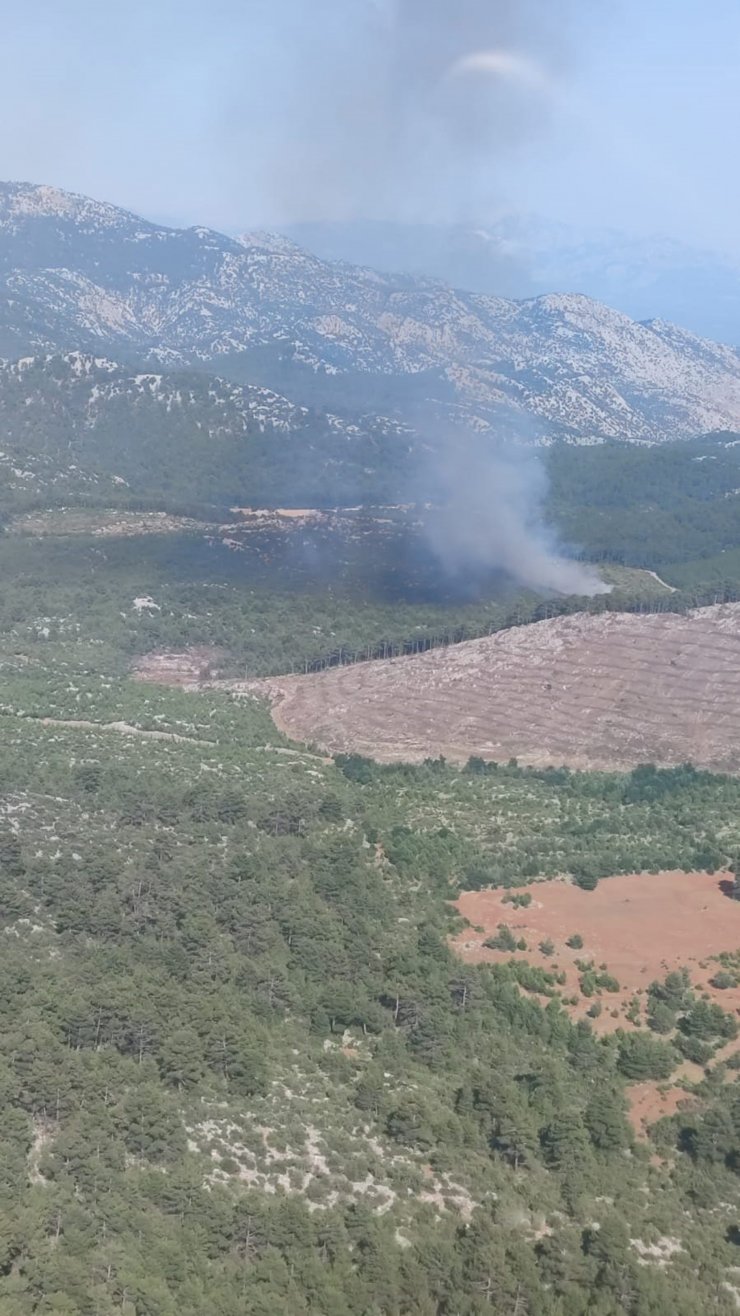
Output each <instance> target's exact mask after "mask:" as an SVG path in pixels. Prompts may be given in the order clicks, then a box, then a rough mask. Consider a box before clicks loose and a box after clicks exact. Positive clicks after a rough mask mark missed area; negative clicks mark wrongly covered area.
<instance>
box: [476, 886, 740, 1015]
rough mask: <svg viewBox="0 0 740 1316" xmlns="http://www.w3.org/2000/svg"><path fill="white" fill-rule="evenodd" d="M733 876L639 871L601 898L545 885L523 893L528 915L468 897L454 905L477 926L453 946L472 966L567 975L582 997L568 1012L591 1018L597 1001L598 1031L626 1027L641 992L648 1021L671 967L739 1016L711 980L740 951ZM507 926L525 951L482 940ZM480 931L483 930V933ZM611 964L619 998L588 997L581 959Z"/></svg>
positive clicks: (568, 991)
mask: <svg viewBox="0 0 740 1316" xmlns="http://www.w3.org/2000/svg"><path fill="white" fill-rule="evenodd" d="M727 881H728V877H727V875H726V874H723V875H717V874H713V875H711V876H710V875H708V874H707V873H655V874H647V873H639V874H635V875H632V876H629V877H612V878H608V879H605V880H604V881H602V882H600V883H599V885H598V887H597V889H596V890H595V891H582V890H581V889H580V888H579V887H576V886H573V885H572V884H571V883H570V882H564V881H555V882H539V883H535V884H534V885H533V886H530V887H527V888H526V890H527V891H528V892H529V893H530V894H531V896H532V903H531V905H530V906H529V908H528V909H517V908H516V907H514V906H513V905H511V904H505V903H504V897H505V896H506V894H507V892H506V891H504V890H496V891H471V892H467V893H466V894H465V895H463V896H461V897H460V899H459V900H458V902H457V908H458V909H459V911H460V913H461V914H462V915H463V917H464V918H466V919H467V920H468V921H469V923H470V924H471V925H472V926H471V927H469V928H466V929H465V930H464V931H463V932H461V933H459V935H458V936H457V937H456V938H455V941H454V948H455V950H456V951H457V953H458V954H459V955H460V956H461V957H462V958H463V959H464V960H466V961H468V963H472V964H480V963H490V964H496V963H498V964H501V963H507V962H508V961H510V960H522V961H524V962H526V963H528V964H534V965H538V966H539V967H540V968H543V969H545V970H546V971H547V972H548V973H558V972H561V971H562V972H563V973H564V974H565V978H566V981H565V985H564V986H562V987H558V988H557V990H558V992H559V993H560V994H561V995H562V996H563V997H564V998H569V997H575V996H577V997H578V1004H577V1005H575V1006H569V1007H568V1009H569V1012H570V1013H571V1015H572V1016H573V1017H574V1018H584V1017H586V1015H587V1013H588V1010H589V1008H590V1007H591V1006H592V1005H593V1004H594V1003H595V1002H597V1001H598V1002H599V1003H600V1004H601V1006H602V1013H601V1015H600V1016H599V1017H598V1018H596V1019H594V1020H593V1025H594V1029H595V1031H596V1032H599V1033H608V1032H613V1031H614V1030H615V1029H617V1028H629V1027H630V1026H631V1025H630V1022H629V1021H628V1020H627V1018H626V1012H627V1009H628V1007H629V1004H630V1002H631V1000H632V998H633V997H634V996H635V995H638V994H639V999H640V1011H641V1020H640V1022H641V1023H644V1017H643V1016H644V1005H645V992H646V990H647V988H648V986H649V985H650V983H651V982H654V981H655V980H656V979H661V980H662V979H663V978H665V976H666V974H667V973H670V972H671V971H673V970H674V969H682V968H686V969H688V971H689V973H690V975H691V980H692V983H693V985H694V987H695V989H696V990H697V991H700V992H703V991H707V992H708V993H709V994H710V996H711V998H712V1000H713V1001H716V1002H717V1004H718V1005H721V1006H722V1008H723V1010H726V1011H729V1012H733V1011H740V988H730V989H729V990H726V991H722V990H720V989H718V988H715V987H713V986H712V985H711V983H710V979H711V978H712V977H713V976H714V974H715V973H716V972H717V971H718V969H719V968H720V967H721V966H720V965H719V964H718V963H717V962H716V959H715V958H714V957H716V956H717V955H719V954H720V953H722V952H723V951H727V952H733V951H736V950H737V949H738V948H739V947H740V902H738V901H735V900H730V899H728V897H727V895H726V894H725V890H724V889H723V886H724V884H726V883H727ZM502 923H505V924H506V925H507V926H508V927H509V928H510V929H511V931H512V933H513V935H514V936H515V937H516V938H517V940H518V939H519V938H523V939H524V940H525V941H526V943H527V950H526V951H515V952H513V953H512V952H509V951H496V950H489V949H487V948H486V946H485V945H484V943H485V942H486V941H487V940H488V939H489V938H490V937H492V936H495V935H496V932H497V929H498V927H499V926H500V924H502ZM477 928H482V929H483V930H482V931H477V930H476V929H477ZM574 933H578V934H580V936H581V937H582V938H583V948H582V949H572V948H571V947H569V946H568V945H566V942H567V941H568V939H569V937H571V936H572V935H573V934H574ZM547 940H550V941H552V942H553V943H554V947H555V952H554V954H553V955H551V956H548V955H544V954H543V953H542V951H541V950H540V949H539V946H540V943H541V942H543V941H547ZM579 960H580V961H593V962H594V964H595V966H596V969H597V970H598V969H599V966H601V965H602V964H605V965H606V966H607V971H608V972H609V974H611V975H612V976H613V977H614V978H616V980H617V982H618V983H619V991H617V992H609V991H599V992H598V993H597V994H596V995H595V996H593V997H586V996H583V994H582V993H581V989H580V977H581V974H580V970H579V969H578V966H577V961H579Z"/></svg>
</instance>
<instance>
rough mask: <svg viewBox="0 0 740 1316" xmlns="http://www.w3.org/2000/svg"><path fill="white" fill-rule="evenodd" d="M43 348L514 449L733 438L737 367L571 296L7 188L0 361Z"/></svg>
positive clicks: (660, 326) (0, 208)
mask: <svg viewBox="0 0 740 1316" xmlns="http://www.w3.org/2000/svg"><path fill="white" fill-rule="evenodd" d="M59 349H63V350H67V349H83V350H85V351H89V352H93V353H96V354H104V355H112V356H114V357H117V358H118V359H132V360H137V361H145V362H151V361H157V362H158V363H165V364H168V365H169V366H170V367H173V366H174V367H184V366H198V367H200V368H204V367H205V368H208V369H210V370H213V371H216V372H217V373H219V374H229V375H231V376H232V377H238V378H239V379H254V378H256V377H260V378H262V379H265V378H266V381H267V382H269V383H274V382H275V381H276V380H277V378H278V377H279V379H280V381H281V382H282V381H285V382H286V386H285V389H284V391H285V392H287V393H289V394H290V395H291V396H293V397H295V398H297V399H298V400H300V401H305V400H310V401H311V402H314V403H316V402H318V403H319V404H321V405H324V406H327V405H330V403H331V400H332V398H334V399H337V398H341V399H344V400H345V401H346V399H347V398H349V397H359V396H363V397H367V396H372V394H373V393H378V392H379V391H382V396H383V399H384V401H383V409H384V410H385V409H387V408H386V398H387V399H389V401H388V406H389V407H392V408H393V409H394V410H396V412H397V413H399V414H401V413H403V414H405V415H406V416H409V415H411V414H412V412H413V413H414V414H415V416H416V418H417V419H418V418H419V417H421V418H423V422H424V424H429V423H430V422H431V423H433V424H445V425H451V424H456V423H459V422H464V423H467V424H470V423H473V424H475V425H477V426H478V427H486V426H494V425H495V427H496V432H497V433H499V434H503V435H505V436H507V435H508V436H513V437H516V438H518V439H526V440H528V441H539V442H544V441H548V440H550V439H553V438H556V437H564V438H567V439H570V440H574V441H580V442H584V441H586V442H588V441H594V440H598V439H603V438H609V437H611V438H621V439H628V440H632V441H638V442H656V441H661V440H664V439H667V438H675V437H683V436H690V435H693V434H696V433H699V432H701V431H708V430H712V429H733V428H737V427H738V426H740V355H739V354H738V353H737V352H736V351H735V350H734V349H732V348H729V347H723V346H719V345H717V344H714V343H710V342H707V341H704V340H702V339H699V338H696V337H695V336H694V335H692V334H690V333H688V332H686V331H683V330H680V329H677V328H675V327H673V326H671V325H667V324H664V323H661V322H652V323H649V324H640V323H636V322H634V321H632V320H630V319H629V318H628V317H627V316H625V315H623V314H620V313H619V312H616V311H611V310H609V309H608V308H606V307H605V306H602V305H600V304H599V303H596V302H594V301H591V300H590V299H589V298H587V297H584V296H579V295H549V296H544V297H539V298H535V299H532V300H528V301H523V302H517V301H512V300H508V299H504V298H496V297H490V296H482V295H477V294H473V293H464V292H459V291H454V290H453V289H451V288H449V287H447V286H445V285H443V284H439V283H435V282H432V281H429V280H424V279H418V278H410V277H404V276H398V275H381V274H378V273H377V272H374V271H372V270H369V269H364V268H361V267H354V266H349V265H344V264H332V263H330V262H325V261H322V260H320V259H318V258H317V257H315V256H312V255H310V254H309V253H308V252H306V251H304V250H302V249H301V248H299V247H297V246H295V245H294V244H293V243H291V242H289V241H288V240H287V239H284V238H279V237H274V236H270V235H264V234H256V235H255V234H252V235H249V236H247V237H244V238H242V239H240V240H236V239H233V238H229V237H225V236H224V235H222V234H219V233H215V232H213V231H211V230H208V229H203V228H192V229H186V230H179V229H171V228H164V227H162V226H158V225H155V224H151V223H148V222H146V221H144V220H141V219H139V218H137V217H136V216H134V215H130V214H128V213H127V212H125V211H122V210H119V209H117V208H115V207H113V206H109V205H105V204H102V203H98V202H95V201H90V200H88V199H86V198H83V197H78V196H74V195H71V194H69V193H65V192H59V191H57V190H55V189H52V188H48V187H36V186H32V185H30V184H5V185H3V186H2V187H1V188H0V353H2V354H3V355H4V356H5V357H8V358H9V357H17V356H20V355H24V354H27V353H34V354H37V353H39V352H42V353H48V352H50V351H55V350H59ZM158 368H160V367H159V366H158ZM380 379H382V380H383V381H384V383H382V384H381V383H380V382H379V380H380ZM289 385H290V386H289Z"/></svg>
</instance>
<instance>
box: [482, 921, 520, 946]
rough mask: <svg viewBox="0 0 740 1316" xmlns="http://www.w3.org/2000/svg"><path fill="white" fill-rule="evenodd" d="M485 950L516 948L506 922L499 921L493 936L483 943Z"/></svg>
mask: <svg viewBox="0 0 740 1316" xmlns="http://www.w3.org/2000/svg"><path fill="white" fill-rule="evenodd" d="M483 944H484V945H485V947H486V949H487V950H512V951H513V950H516V949H517V940H516V937H515V936H514V934H513V932H512V931H511V928H510V927H509V926H508V925H507V924H506V923H499V925H498V931H497V932H496V935H495V937H489V938H488V941H486V942H484V943H483Z"/></svg>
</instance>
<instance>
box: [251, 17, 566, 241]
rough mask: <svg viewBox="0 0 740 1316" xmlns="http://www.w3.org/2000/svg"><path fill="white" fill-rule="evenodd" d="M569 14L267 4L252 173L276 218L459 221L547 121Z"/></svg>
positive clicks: (490, 192) (470, 212)
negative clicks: (501, 164)
mask: <svg viewBox="0 0 740 1316" xmlns="http://www.w3.org/2000/svg"><path fill="white" fill-rule="evenodd" d="M581 2H582V0H581ZM578 4H579V0H315V3H314V4H312V5H306V3H305V0H273V3H272V6H271V8H270V10H269V11H268V17H267V18H265V19H263V27H264V26H265V25H266V30H267V31H268V32H269V33H270V34H271V39H270V40H269V41H268V42H267V50H268V52H271V56H270V58H269V64H270V66H271V68H273V67H274V74H275V81H274V88H275V93H274V104H272V105H270V106H269V107H264V109H265V110H269V116H270V127H269V128H268V130H267V133H266V140H265V152H264V156H263V158H262V160H261V162H259V161H258V162H256V163H257V166H258V168H260V170H261V172H264V173H266V174H267V177H266V178H265V179H263V183H266V184H267V187H268V190H270V191H271V192H272V195H273V198H274V203H275V206H276V208H277V210H278V212H279V213H281V215H282V220H283V222H288V221H294V220H296V221H299V220H300V221H305V220H311V219H323V220H338V219H373V218H374V219H389V218H393V219H400V218H403V219H409V220H411V219H414V220H424V221H428V220H429V219H431V218H438V219H440V220H443V219H451V218H463V217H464V218H470V217H471V216H472V215H473V214H474V211H475V209H476V207H477V206H479V205H481V204H482V200H483V198H486V199H487V201H488V202H489V203H490V199H491V197H492V196H494V195H495V190H496V179H495V170H496V164H497V162H498V161H499V160H500V158H501V155H502V153H504V152H506V151H508V150H510V149H512V148H514V147H517V146H520V145H521V144H522V143H523V142H525V141H526V140H527V139H528V138H529V137H530V136H531V134H532V133H533V132H534V131H537V130H538V129H539V128H540V127H541V126H543V124H544V123H545V122H546V120H547V115H548V111H549V108H550V102H551V99H552V97H553V96H554V95H556V94H557V86H558V81H559V78H560V77H561V75H562V74H563V72H564V68H565V64H566V59H565V50H566V46H567V29H568V26H569V17H570V13H571V9H572V8H574V7H577V6H578ZM480 216H481V211H480V210H478V216H477V217H478V218H480Z"/></svg>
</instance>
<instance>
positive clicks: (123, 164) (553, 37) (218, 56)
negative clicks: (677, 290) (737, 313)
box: [0, 0, 740, 257]
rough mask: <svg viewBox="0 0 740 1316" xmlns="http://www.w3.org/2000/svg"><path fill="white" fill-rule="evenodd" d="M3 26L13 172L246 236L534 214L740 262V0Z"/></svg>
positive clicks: (0, 140)
mask: <svg viewBox="0 0 740 1316" xmlns="http://www.w3.org/2000/svg"><path fill="white" fill-rule="evenodd" d="M394 5H395V6H396V7H397V8H396V9H395V10H394V9H393V6H394ZM3 10H5V12H3ZM399 14H400V15H401V17H400V18H399V17H398V15H399ZM394 15H395V17H394ZM0 17H1V18H2V29H3V42H2V46H1V47H0V177H2V178H6V179H23V180H27V181H32V182H46V183H52V184H54V185H56V186H59V187H63V188H68V189H70V190H73V191H80V192H84V193H87V194H89V195H91V196H94V197H97V198H99V199H102V200H108V201H112V202H114V203H116V204H119V205H123V206H125V207H127V208H129V209H131V210H135V211H137V212H139V213H141V214H144V215H146V216H147V217H149V218H152V219H157V220H160V221H164V222H171V223H175V224H183V225H187V224H194V223H201V224H208V225H211V226H212V227H215V228H219V229H222V230H224V231H227V232H239V231H242V230H245V229H248V228H252V227H255V226H257V225H260V226H269V225H271V224H273V225H274V224H277V223H280V222H290V221H297V220H300V219H313V218H317V217H318V218H327V217H329V218H331V217H337V218H346V217H354V218H358V217H364V216H365V215H366V214H371V215H372V217H389V218H393V217H401V218H414V219H419V218H425V217H431V218H435V219H439V218H442V219H455V220H457V219H465V220H469V221H473V222H480V223H485V221H486V220H487V219H488V218H491V217H492V215H493V214H494V213H497V212H499V213H500V211H502V210H504V211H515V212H516V211H526V212H530V213H536V214H539V215H542V216H543V217H545V218H551V219H556V220H561V221H565V222H568V223H574V224H577V225H578V227H579V228H582V229H583V228H585V229H592V228H602V227H611V228H619V229H622V230H624V231H625V232H626V233H628V234H635V235H646V234H659V235H661V236H667V237H671V238H674V239H678V240H681V241H687V242H690V243H692V244H697V245H701V246H704V247H714V248H716V249H721V250H725V251H727V252H730V253H731V254H733V255H735V256H737V257H740V225H738V223H737V220H736V216H737V214H738V211H739V210H740V170H738V169H737V142H738V140H739V138H740V77H739V76H738V73H739V71H740V2H739V0H424V2H423V3H422V0H209V3H207V4H206V3H203V2H198V3H195V2H194V0H177V2H176V0H127V3H125V4H123V3H120V2H119V0H107V2H106V3H104V4H101V3H100V0H95V3H92V2H91V0H61V2H60V0H36V2H35V3H34V4H33V5H32V6H26V7H23V8H22V7H21V6H18V5H16V4H13V5H11V4H10V3H9V0H0ZM399 143H400V145H399Z"/></svg>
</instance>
